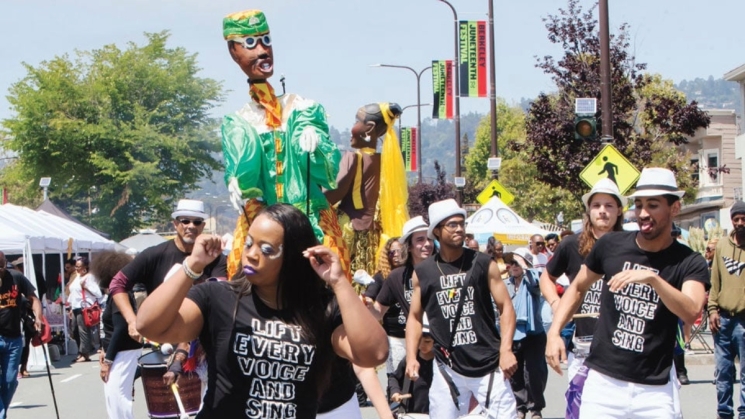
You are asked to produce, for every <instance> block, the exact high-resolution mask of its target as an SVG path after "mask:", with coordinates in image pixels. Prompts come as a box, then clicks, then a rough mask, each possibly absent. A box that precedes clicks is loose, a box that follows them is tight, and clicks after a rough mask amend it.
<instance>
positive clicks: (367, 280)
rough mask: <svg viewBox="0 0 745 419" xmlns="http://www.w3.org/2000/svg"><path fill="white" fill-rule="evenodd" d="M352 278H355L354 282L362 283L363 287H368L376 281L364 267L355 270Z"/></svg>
mask: <svg viewBox="0 0 745 419" xmlns="http://www.w3.org/2000/svg"><path fill="white" fill-rule="evenodd" d="M352 279H353V280H354V282H356V283H358V284H360V285H362V286H363V287H366V286H368V285H370V284H372V283H373V282H375V280H374V279H373V277H371V276H370V274H369V273H367V271H365V270H364V269H358V270H357V271H355V272H354V276H353V277H352Z"/></svg>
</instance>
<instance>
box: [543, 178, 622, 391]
mask: <svg viewBox="0 0 745 419" xmlns="http://www.w3.org/2000/svg"><path fill="white" fill-rule="evenodd" d="M582 202H583V203H584V205H585V214H584V216H583V228H582V233H581V234H580V235H575V234H572V235H568V236H566V237H565V238H564V239H563V240H562V241H561V243H560V244H559V246H558V247H557V248H556V252H555V253H554V256H553V257H552V258H551V260H549V261H548V265H547V266H546V269H545V270H544V271H543V274H542V275H541V293H542V294H543V297H544V298H545V299H546V301H548V302H549V305H550V306H551V309H552V310H553V311H554V312H555V311H556V309H557V308H558V307H559V297H560V295H559V293H558V292H557V289H556V287H557V285H556V281H557V280H558V279H559V277H561V276H562V275H566V276H567V278H568V279H569V282H570V284H571V282H572V281H574V278H575V277H576V276H577V274H578V273H579V270H580V268H581V267H582V263H583V261H584V259H585V257H586V256H587V255H588V254H589V253H590V250H591V249H592V246H593V245H595V242H596V241H598V239H600V238H601V237H603V236H604V235H605V234H606V233H609V232H611V231H622V230H623V217H622V215H623V208H624V207H625V206H626V203H627V200H626V197H625V196H623V195H621V192H620V191H619V190H618V186H616V184H615V183H613V181H612V180H610V179H605V178H604V179H600V180H599V181H598V182H597V183H596V184H595V186H593V187H592V189H591V190H590V192H588V193H586V194H584V195H583V196H582ZM602 289H603V282H602V281H598V282H596V283H594V284H593V285H592V287H591V288H590V290H589V291H588V292H587V294H585V297H584V300H583V302H582V304H581V305H580V306H579V308H578V310H577V313H576V314H577V315H579V317H578V318H577V319H575V320H573V321H571V322H569V324H568V325H567V327H566V328H565V329H564V330H562V336H565V337H566V339H567V341H568V343H569V344H568V345H567V346H568V350H571V352H569V353H568V355H569V365H568V367H567V375H568V378H569V381H572V378H574V375H575V374H576V373H577V371H578V370H579V367H581V366H582V363H583V362H584V359H585V357H587V355H588V354H589V350H590V342H591V341H592V334H593V331H594V330H595V325H596V324H597V317H593V316H594V315H596V314H597V313H598V312H599V310H600V292H601V291H602ZM572 335H574V338H573V339H572V337H573V336H572ZM570 339H571V341H570Z"/></svg>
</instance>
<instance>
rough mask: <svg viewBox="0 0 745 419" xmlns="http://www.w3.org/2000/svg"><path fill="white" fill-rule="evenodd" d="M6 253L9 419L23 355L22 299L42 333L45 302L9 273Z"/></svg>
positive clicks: (3, 349)
mask: <svg viewBox="0 0 745 419" xmlns="http://www.w3.org/2000/svg"><path fill="white" fill-rule="evenodd" d="M7 266H8V261H7V259H6V258H5V253H3V252H0V419H5V418H6V417H7V416H8V409H9V408H10V402H11V400H13V395H14V394H15V392H16V388H17V387H18V364H19V362H20V360H21V352H22V351H23V337H22V336H21V307H22V298H23V297H26V299H28V300H29V301H30V302H31V308H32V310H33V312H34V316H35V322H34V327H35V328H36V330H37V331H41V302H40V301H39V299H38V298H37V297H36V289H35V288H34V286H33V285H31V282H30V281H29V280H28V278H26V277H25V276H23V275H22V274H21V273H20V272H17V271H12V272H11V271H9V270H8V268H7Z"/></svg>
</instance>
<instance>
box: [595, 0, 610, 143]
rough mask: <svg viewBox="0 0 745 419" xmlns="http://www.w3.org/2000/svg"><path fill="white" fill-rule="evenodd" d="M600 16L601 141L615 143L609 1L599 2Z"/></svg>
mask: <svg viewBox="0 0 745 419" xmlns="http://www.w3.org/2000/svg"><path fill="white" fill-rule="evenodd" d="M599 6H600V7H599V8H598V12H599V14H600V18H599V19H598V20H599V26H600V112H601V113H602V115H603V121H602V136H601V138H600V141H602V142H613V110H612V109H611V103H612V101H611V99H612V98H611V75H610V71H611V68H610V29H609V23H608V0H599Z"/></svg>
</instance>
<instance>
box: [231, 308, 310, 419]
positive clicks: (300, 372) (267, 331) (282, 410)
mask: <svg viewBox="0 0 745 419" xmlns="http://www.w3.org/2000/svg"><path fill="white" fill-rule="evenodd" d="M230 347H231V352H232V354H231V356H232V357H234V359H235V362H236V363H237V366H238V370H239V371H240V372H241V373H242V374H243V375H244V376H245V377H246V378H247V380H248V382H247V384H248V386H247V388H248V398H247V399H246V407H245V415H246V417H248V418H278V419H280V418H294V417H296V416H297V410H298V406H297V403H296V402H295V398H296V397H297V389H296V386H297V385H298V383H303V382H304V381H305V380H306V378H307V376H308V372H309V370H310V366H311V365H312V363H313V357H314V355H315V353H316V347H315V345H310V344H307V343H303V341H302V339H301V329H300V326H295V325H290V324H287V323H285V322H283V321H281V320H262V319H256V318H254V319H252V320H251V327H248V328H246V327H244V328H236V330H235V333H234V334H233V342H232V344H231V345H230Z"/></svg>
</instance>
